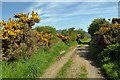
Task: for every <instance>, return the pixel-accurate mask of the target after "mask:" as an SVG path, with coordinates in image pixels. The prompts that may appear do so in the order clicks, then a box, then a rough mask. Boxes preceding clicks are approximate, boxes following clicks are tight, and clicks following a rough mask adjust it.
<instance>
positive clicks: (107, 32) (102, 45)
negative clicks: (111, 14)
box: [88, 18, 120, 80]
mask: <svg viewBox="0 0 120 80" xmlns="http://www.w3.org/2000/svg"><path fill="white" fill-rule="evenodd" d="M97 23H101V21H100V22H99V20H98V22H97ZM92 24H95V25H98V24H96V23H95V22H93V23H92ZM88 30H89V33H90V34H91V36H92V40H91V42H90V51H91V53H93V54H94V56H95V57H96V58H97V61H98V63H99V65H100V67H101V68H102V70H103V71H104V73H105V74H106V75H107V77H108V78H113V79H114V80H118V79H120V63H119V62H120V19H118V18H113V19H112V22H111V23H108V22H107V21H105V19H104V20H103V21H102V23H101V24H100V25H99V27H98V28H97V27H96V26H92V25H90V27H89V29H88Z"/></svg>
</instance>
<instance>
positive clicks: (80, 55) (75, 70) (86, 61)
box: [41, 44, 103, 78]
mask: <svg viewBox="0 0 120 80" xmlns="http://www.w3.org/2000/svg"><path fill="white" fill-rule="evenodd" d="M71 56H73V57H72V60H73V61H72V64H71V66H70V68H68V70H67V75H66V76H65V77H63V78H80V76H79V74H80V73H81V67H82V66H85V68H86V70H87V71H86V74H87V76H86V78H103V76H102V75H101V73H100V71H99V69H98V68H97V67H96V66H95V63H94V62H93V61H92V60H90V57H91V55H90V54H89V45H88V44H84V45H83V46H82V47H79V45H78V46H77V47H74V48H73V49H71V50H70V51H69V52H68V53H67V54H66V55H64V56H63V57H62V58H61V59H60V60H59V61H56V62H55V63H53V64H52V65H51V66H50V67H49V68H48V69H47V70H46V73H45V74H44V75H43V76H42V77H41V78H55V77H56V76H57V74H58V73H59V71H60V70H61V68H62V67H63V66H64V64H65V63H66V62H67V61H68V60H69V59H70V58H71Z"/></svg>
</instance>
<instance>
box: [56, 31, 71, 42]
mask: <svg viewBox="0 0 120 80" xmlns="http://www.w3.org/2000/svg"><path fill="white" fill-rule="evenodd" d="M57 37H59V38H60V39H61V40H62V41H63V42H65V43H66V44H68V43H70V42H71V37H70V36H63V35H61V34H58V33H57Z"/></svg>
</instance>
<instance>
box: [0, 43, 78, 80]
mask: <svg viewBox="0 0 120 80" xmlns="http://www.w3.org/2000/svg"><path fill="white" fill-rule="evenodd" d="M72 45H77V42H76V41H75V42H72V43H70V44H69V45H66V44H65V43H64V42H57V43H55V44H54V46H53V47H51V48H50V49H49V50H48V51H45V47H41V50H40V51H38V52H36V53H35V54H34V55H32V56H31V57H30V59H27V60H25V59H20V60H19V61H17V62H14V63H8V62H6V61H2V78H39V77H40V76H42V75H43V74H44V73H45V70H46V68H48V67H49V66H50V64H51V63H52V62H54V61H55V60H56V59H55V58H56V57H57V56H59V55H60V54H59V52H60V51H62V50H65V49H68V48H69V47H71V46H72Z"/></svg>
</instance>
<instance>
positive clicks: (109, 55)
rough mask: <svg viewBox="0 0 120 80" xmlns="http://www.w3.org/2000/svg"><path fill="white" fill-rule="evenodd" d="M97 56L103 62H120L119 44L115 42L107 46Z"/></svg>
mask: <svg viewBox="0 0 120 80" xmlns="http://www.w3.org/2000/svg"><path fill="white" fill-rule="evenodd" d="M98 57H99V58H100V59H101V60H102V61H103V62H114V61H119V62H120V44H119V43H116V44H113V45H109V46H107V48H106V49H104V51H102V52H101V53H100V54H99V55H98Z"/></svg>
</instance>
